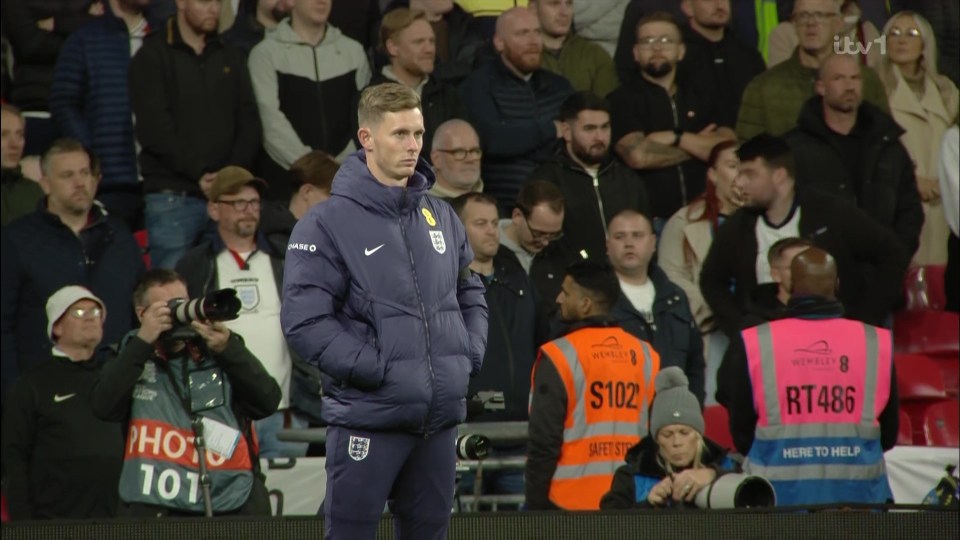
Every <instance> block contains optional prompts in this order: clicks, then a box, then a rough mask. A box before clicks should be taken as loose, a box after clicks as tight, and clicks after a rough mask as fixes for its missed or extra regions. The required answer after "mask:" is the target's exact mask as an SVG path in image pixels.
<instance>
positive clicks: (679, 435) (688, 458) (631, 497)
mask: <svg viewBox="0 0 960 540" xmlns="http://www.w3.org/2000/svg"><path fill="white" fill-rule="evenodd" d="M654 385H655V387H656V395H655V396H654V398H653V406H652V408H651V410H650V436H647V437H644V439H643V440H641V441H640V442H639V443H638V444H636V445H635V446H634V447H633V448H631V449H630V450H629V451H628V452H627V458H626V462H627V464H626V465H623V466H621V467H620V468H619V469H617V472H616V474H615V475H614V477H613V484H612V485H611V488H610V491H609V492H607V494H606V495H604V497H603V499H602V500H601V501H600V508H601V509H626V508H650V507H674V508H679V507H683V506H687V507H693V500H694V498H695V497H696V495H697V492H699V491H700V490H701V489H703V488H704V487H706V486H708V485H710V483H711V482H713V481H714V480H716V478H717V477H718V476H719V475H721V474H725V473H727V472H734V471H736V472H739V470H740V465H739V463H737V462H736V461H734V460H733V459H731V457H730V456H729V455H728V453H727V451H726V449H724V448H722V447H721V446H720V445H718V444H717V443H715V442H713V441H711V440H710V439H707V438H706V437H705V436H704V435H703V431H704V422H703V413H702V412H701V411H700V403H699V402H698V401H697V398H696V396H694V395H693V393H691V392H690V389H689V388H688V387H687V385H688V383H687V377H686V375H684V373H683V370H682V369H680V368H679V367H675V366H671V367H667V368H664V369H661V370H660V373H658V374H657V378H656V380H655V382H654Z"/></svg>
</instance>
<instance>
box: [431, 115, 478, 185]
mask: <svg viewBox="0 0 960 540" xmlns="http://www.w3.org/2000/svg"><path fill="white" fill-rule="evenodd" d="M439 142H442V146H441V147H440V148H434V149H432V150H431V151H430V159H431V160H432V161H433V168H434V169H435V170H436V171H437V177H438V178H440V177H442V178H443V181H444V182H446V183H448V184H450V185H451V186H453V187H454V188H456V189H460V190H470V189H473V187H474V186H476V185H477V182H479V181H480V155H481V154H480V138H479V137H478V136H477V132H476V131H474V130H473V129H472V128H470V127H468V126H464V125H459V126H455V127H452V128H451V129H449V130H447V135H446V136H445V137H443V139H442V141H439ZM460 150H463V151H464V156H463V159H457V156H456V152H458V151H460Z"/></svg>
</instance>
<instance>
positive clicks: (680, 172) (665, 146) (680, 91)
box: [609, 12, 734, 230]
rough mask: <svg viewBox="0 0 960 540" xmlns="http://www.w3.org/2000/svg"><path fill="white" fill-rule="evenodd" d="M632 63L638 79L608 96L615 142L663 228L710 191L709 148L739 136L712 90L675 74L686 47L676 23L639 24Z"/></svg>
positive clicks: (652, 18) (654, 16)
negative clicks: (722, 119) (723, 121)
mask: <svg viewBox="0 0 960 540" xmlns="http://www.w3.org/2000/svg"><path fill="white" fill-rule="evenodd" d="M636 35H637V41H636V45H634V48H633V57H634V60H635V61H636V63H637V67H638V68H639V71H640V77H634V78H633V79H631V80H628V81H626V82H625V83H624V84H623V85H622V86H621V87H620V88H618V89H617V90H615V91H614V92H613V93H612V94H610V96H609V99H610V102H611V104H612V108H613V115H612V140H613V141H614V143H615V146H614V149H615V150H616V152H617V154H618V155H619V156H620V158H621V159H623V161H624V162H625V163H626V164H627V165H629V166H630V167H632V168H633V169H636V170H638V171H639V172H640V177H641V178H642V179H643V182H644V185H645V187H646V189H647V194H648V195H649V196H650V215H651V217H652V218H653V219H654V222H655V223H656V230H659V229H660V226H661V225H662V222H663V220H666V219H668V218H669V217H670V216H672V215H673V214H674V213H676V211H677V210H679V209H680V208H681V207H682V206H685V205H686V204H688V203H689V202H690V201H691V200H693V199H694V198H695V197H697V196H698V195H700V194H701V193H702V192H703V190H704V188H705V187H706V176H707V167H706V164H705V162H706V160H707V158H708V157H709V155H710V150H712V149H713V147H714V146H715V145H717V144H718V143H720V142H722V141H725V140H732V139H733V138H734V135H733V131H731V130H730V129H729V128H727V127H724V126H719V125H718V123H717V118H719V113H718V112H717V111H715V110H714V99H713V98H712V97H711V94H710V91H709V89H702V88H698V87H697V86H695V85H694V84H692V81H688V80H686V79H684V77H683V75H682V74H678V73H677V63H678V62H680V61H681V60H683V58H684V55H685V54H686V46H685V45H684V43H683V37H682V35H681V32H680V26H679V24H678V23H677V21H676V20H675V19H674V18H673V17H672V16H671V15H669V14H668V13H664V12H653V13H651V14H649V15H647V16H645V17H643V18H641V19H640V21H639V22H638V23H637V34H636Z"/></svg>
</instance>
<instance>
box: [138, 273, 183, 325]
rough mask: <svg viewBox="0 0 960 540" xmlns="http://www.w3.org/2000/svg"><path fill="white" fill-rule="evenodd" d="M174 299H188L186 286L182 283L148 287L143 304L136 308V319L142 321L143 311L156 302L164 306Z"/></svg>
mask: <svg viewBox="0 0 960 540" xmlns="http://www.w3.org/2000/svg"><path fill="white" fill-rule="evenodd" d="M174 298H183V299H184V300H189V299H190V294H189V293H188V292H187V286H186V285H185V284H184V283H183V282H182V281H173V282H170V283H166V284H164V285H154V286H153V287H150V288H149V289H147V294H146V295H144V303H143V304H141V305H139V306H137V309H136V311H137V319H139V320H141V321H142V320H143V313H144V311H146V309H147V308H148V307H150V306H152V305H153V304H155V303H157V302H163V303H164V304H166V303H168V302H170V300H173V299H174Z"/></svg>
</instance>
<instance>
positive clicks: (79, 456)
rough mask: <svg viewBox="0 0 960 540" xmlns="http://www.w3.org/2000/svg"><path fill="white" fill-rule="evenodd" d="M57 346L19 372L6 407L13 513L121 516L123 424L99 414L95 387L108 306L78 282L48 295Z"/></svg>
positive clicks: (5, 448)
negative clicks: (93, 394) (95, 408)
mask: <svg viewBox="0 0 960 540" xmlns="http://www.w3.org/2000/svg"><path fill="white" fill-rule="evenodd" d="M46 312H47V321H48V322H47V336H48V337H49V338H50V339H51V340H52V341H53V347H52V348H51V349H50V351H49V356H48V358H47V359H46V360H45V361H42V362H37V363H36V364H35V365H34V366H33V367H32V368H31V369H30V370H28V371H27V372H25V373H24V374H22V375H21V376H20V378H18V379H17V382H16V383H15V384H14V386H13V388H12V390H11V392H10V395H9V396H8V399H7V401H6V403H5V406H4V411H3V437H2V441H3V442H2V446H0V448H2V452H0V455H2V456H3V458H2V459H3V469H4V474H5V475H6V485H5V487H4V489H5V491H6V494H7V499H8V501H9V509H10V517H11V518H12V519H14V520H32V519H85V518H104V517H112V516H114V515H116V509H117V482H118V481H119V479H120V467H121V465H122V463H123V437H122V431H121V428H120V426H119V425H117V424H116V423H114V422H104V421H102V420H100V419H98V418H96V417H95V416H94V414H93V409H92V408H91V407H90V404H89V403H90V388H91V386H92V385H93V382H94V380H96V378H97V375H98V373H99V372H100V368H101V366H102V365H103V364H102V361H101V360H100V359H99V358H97V357H96V356H95V351H96V350H97V347H98V345H99V344H100V341H101V340H102V339H103V322H104V320H105V319H106V317H107V309H106V306H105V305H104V303H103V301H102V300H100V299H99V298H97V297H96V296H94V294H93V293H92V292H90V291H89V290H88V289H86V288H84V287H80V286H79V285H68V286H66V287H63V288H61V289H60V290H58V291H57V292H55V293H54V294H53V295H52V296H50V298H49V299H48V300H47V305H46Z"/></svg>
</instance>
